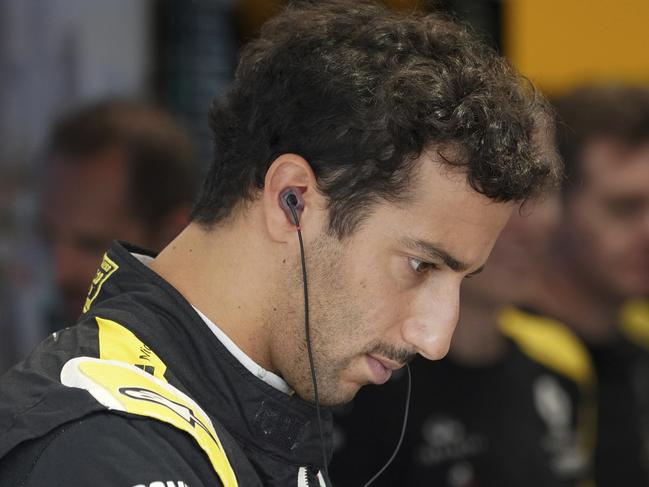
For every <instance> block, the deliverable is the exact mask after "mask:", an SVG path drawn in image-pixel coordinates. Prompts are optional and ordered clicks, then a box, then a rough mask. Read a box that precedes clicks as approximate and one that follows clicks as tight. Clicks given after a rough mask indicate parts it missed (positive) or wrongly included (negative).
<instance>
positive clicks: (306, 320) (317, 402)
mask: <svg viewBox="0 0 649 487" xmlns="http://www.w3.org/2000/svg"><path fill="white" fill-rule="evenodd" d="M288 207H289V208H290V210H291V214H292V216H293V221H294V222H295V227H296V229H297V237H298V239H299V241H300V260H301V262H302V282H303V284H304V333H305V335H306V349H307V354H308V355H309V366H310V368H311V381H312V382H313V395H314V399H315V409H316V413H317V415H318V430H319V432H320V447H321V448H322V465H323V466H324V475H325V484H326V485H330V484H331V483H330V482H329V467H328V465H327V464H328V462H327V452H326V451H325V444H324V434H323V433H322V418H321V415H320V398H319V397H318V381H317V379H316V373H315V364H314V362H313V350H312V349H311V329H310V327H309V288H308V286H307V276H306V258H305V256H304V242H303V241H302V229H301V228H300V220H299V218H298V216H297V212H296V211H295V207H294V205H292V204H289V205H288Z"/></svg>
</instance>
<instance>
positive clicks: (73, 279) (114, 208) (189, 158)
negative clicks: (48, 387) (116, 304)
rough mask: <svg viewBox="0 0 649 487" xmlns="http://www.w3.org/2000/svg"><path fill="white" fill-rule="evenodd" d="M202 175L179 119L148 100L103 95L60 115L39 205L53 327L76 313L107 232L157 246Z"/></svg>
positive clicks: (182, 213)
mask: <svg viewBox="0 0 649 487" xmlns="http://www.w3.org/2000/svg"><path fill="white" fill-rule="evenodd" d="M199 176H200V172H199V168H198V166H197V164H196V161H195V160H194V153H193V148H192V144H191V141H190V140H189V137H188V135H187V134H186V133H185V131H184V130H183V128H181V127H180V125H178V124H177V123H176V122H175V121H174V120H173V119H172V118H171V116H170V115H168V114H167V113H165V112H163V111H162V110H159V109H157V108H154V107H152V106H149V105H147V104H144V103H138V102H131V101H116V100H115V101H104V102H100V103H96V104H93V105H91V106H86V107H83V108H81V109H79V110H77V111H75V112H73V113H70V114H68V115H66V116H64V117H62V118H61V119H60V120H59V121H57V122H56V124H55V125H54V127H53V128H52V131H51V134H50V138H49V144H48V147H47V152H46V156H45V161H44V167H43V182H42V188H43V192H42V208H41V214H42V215H41V231H42V236H43V238H44V240H45V243H46V245H47V247H48V249H49V250H50V251H51V256H52V268H53V278H54V281H55V285H56V291H57V294H58V297H59V303H57V304H60V307H59V308H58V309H54V310H52V313H51V314H52V315H53V316H49V317H48V322H49V326H50V330H49V331H55V330H57V329H59V328H61V327H62V326H63V325H69V324H72V323H74V322H75V321H76V319H77V318H78V317H79V315H80V314H81V310H82V308H83V304H84V300H85V298H86V294H87V293H88V287H89V286H90V283H91V281H92V279H93V277H94V276H95V274H96V272H97V266H98V264H99V263H100V262H101V258H102V255H103V254H104V252H105V251H106V249H107V248H108V247H109V246H110V244H111V242H112V241H113V240H125V241H128V242H131V243H133V244H136V245H139V246H142V247H145V248H149V249H152V250H154V251H160V250H161V249H162V248H163V247H164V246H165V245H166V244H167V243H169V242H170V241H171V240H173V238H174V237H176V235H178V234H179V233H180V231H181V230H182V229H183V228H184V227H185V226H186V225H187V223H188V216H189V211H190V208H191V204H192V199H193V198H194V196H195V194H196V190H197V187H198V182H199Z"/></svg>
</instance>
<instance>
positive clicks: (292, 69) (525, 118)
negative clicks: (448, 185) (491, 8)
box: [192, 1, 560, 237]
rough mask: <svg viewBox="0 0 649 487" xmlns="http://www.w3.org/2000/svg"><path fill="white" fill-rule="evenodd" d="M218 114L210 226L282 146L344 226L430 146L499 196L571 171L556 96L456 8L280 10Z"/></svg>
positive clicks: (357, 4)
mask: <svg viewBox="0 0 649 487" xmlns="http://www.w3.org/2000/svg"><path fill="white" fill-rule="evenodd" d="M210 123H211V127H212V129H213V132H214V147H215V156H214V162H213V164H212V166H211V167H210V170H209V173H208V175H207V178H206V180H205V182H204V186H203V190H202V193H201V195H200V197H199V199H198V201H197V203H196V205H195V207H194V210H193V213H192V218H193V219H194V220H196V221H198V222H200V223H201V224H203V225H204V226H207V227H210V226H212V225H214V224H216V223H218V222H220V221H222V220H224V219H225V218H227V217H228V216H229V215H230V214H231V212H232V211H233V209H234V208H235V207H236V206H237V205H239V204H241V203H243V202H244V201H245V200H252V199H254V197H255V195H256V194H257V190H258V189H259V188H262V187H263V183H264V177H265V174H266V171H267V169H268V167H269V165H270V164H271V163H272V161H273V160H274V159H275V158H276V157H277V156H279V155H280V154H282V153H296V154H300V155H301V156H303V157H304V158H305V159H306V160H307V161H308V162H309V163H310V165H311V166H312V168H313V171H314V173H315V175H316V178H317V183H318V188H319V190H320V191H321V192H322V193H323V194H324V195H325V196H326V197H327V198H328V204H329V210H330V222H329V223H330V225H329V227H330V231H331V232H332V233H333V234H335V235H337V236H338V237H343V236H345V235H348V234H349V233H351V232H352V231H353V230H354V229H355V228H356V226H357V225H358V223H359V222H360V221H362V219H363V218H364V217H365V216H367V214H368V210H369V209H370V208H371V205H372V204H373V203H375V202H377V201H379V200H388V201H399V200H401V199H404V198H407V197H408V196H410V195H411V192H410V191H409V187H410V186H411V181H412V179H413V178H414V177H415V176H416V172H415V171H416V168H417V167H416V164H414V161H415V160H416V158H417V157H418V156H420V155H421V154H422V152H423V151H425V150H427V149H432V150H434V151H438V152H440V153H441V155H442V156H443V157H444V158H445V163H446V164H448V165H449V166H453V167H456V168H460V169H461V170H462V171H464V172H466V174H467V179H468V182H469V183H470V184H471V186H472V187H473V188H474V189H475V190H476V191H479V192H480V193H483V194H484V195H486V196H488V197H489V198H491V199H493V200H496V201H522V200H525V199H526V198H527V197H528V196H530V195H532V194H533V193H535V192H537V191H538V190H539V189H540V188H541V187H543V186H544V185H545V183H547V182H548V180H549V179H552V178H554V177H556V176H557V174H558V173H559V172H560V169H559V163H558V161H557V158H556V157H555V152H554V150H552V144H553V141H551V143H550V144H549V145H548V144H547V143H545V142H546V141H548V139H552V137H553V134H551V135H550V136H549V137H548V136H547V133H552V131H553V122H552V120H551V116H550V112H549V109H548V106H547V104H546V102H545V101H544V99H543V98H542V97H541V96H540V95H539V94H538V93H537V92H536V91H535V90H534V88H533V87H532V86H531V85H530V84H529V83H527V82H526V81H525V80H524V79H522V78H521V76H520V75H518V74H517V73H516V71H515V70H514V69H513V68H511V67H510V65H509V64H507V62H506V61H505V60H504V59H503V58H502V57H500V56H499V55H498V54H497V53H496V52H495V51H494V50H493V49H491V48H490V47H488V46H487V45H486V44H485V43H483V42H482V41H481V40H479V39H478V38H477V37H476V36H474V35H473V34H472V33H470V32H469V31H468V29H467V28H466V27H463V26H460V25H458V24H457V23H455V22H454V21H452V20H449V19H447V18H446V17H443V16H441V15H438V14H431V15H423V14H414V13H413V14H411V15H407V16H404V15H401V14H398V13H395V12H391V11H390V10H388V9H386V8H385V7H383V6H380V5H377V4H374V3H371V2H368V1H351V2H350V1H347V2H343V1H322V2H315V3H313V4H308V3H306V2H305V3H302V4H301V5H300V6H294V7H289V8H287V9H286V10H284V12H283V13H281V14H280V15H278V16H277V17H275V18H274V19H273V20H271V21H270V22H268V23H267V24H266V25H265V26H264V27H263V29H262V32H261V36H260V38H259V39H257V40H255V41H252V42H251V43H249V44H248V45H247V46H246V47H245V48H244V50H243V52H242V54H241V59H240V63H239V66H238V68H237V72H236V77H235V82H234V85H233V87H232V89H231V91H230V93H229V94H228V95H227V96H226V97H224V98H223V99H221V100H219V101H216V102H215V103H214V105H213V107H212V111H211V115H210ZM548 149H549V150H548Z"/></svg>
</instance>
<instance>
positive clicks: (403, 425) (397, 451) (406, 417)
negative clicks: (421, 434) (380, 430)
mask: <svg viewBox="0 0 649 487" xmlns="http://www.w3.org/2000/svg"><path fill="white" fill-rule="evenodd" d="M406 372H407V374H408V386H407V389H406V407H405V409H406V410H405V412H404V413H403V424H402V425H401V435H400V436H399V441H398V443H397V446H396V448H395V449H394V451H393V452H392V456H391V457H390V458H389V459H388V461H387V462H385V465H383V466H382V467H381V469H380V470H379V471H378V472H376V473H375V474H374V476H373V477H372V478H371V479H369V480H368V481H367V482H366V483H365V485H363V487H368V486H369V485H370V484H371V483H372V482H374V481H375V480H376V479H378V478H379V476H380V475H381V474H382V473H383V472H385V470H386V469H387V468H388V467H389V466H390V464H391V463H392V460H394V458H395V457H396V456H397V453H399V449H400V448H401V443H403V438H404V437H405V436H406V426H407V425H408V410H409V409H410V391H411V389H412V377H411V376H410V365H408V364H406Z"/></svg>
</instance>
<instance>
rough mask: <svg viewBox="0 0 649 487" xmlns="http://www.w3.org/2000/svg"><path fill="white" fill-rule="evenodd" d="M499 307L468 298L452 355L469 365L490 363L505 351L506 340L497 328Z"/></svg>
mask: <svg viewBox="0 0 649 487" xmlns="http://www.w3.org/2000/svg"><path fill="white" fill-rule="evenodd" d="M497 312H498V309H497V307H496V306H494V305H493V304H488V303H480V302H473V301H471V300H470V299H465V301H464V303H462V315H461V317H460V321H459V323H458V326H457V328H456V330H455V333H454V335H453V341H452V342H451V349H450V351H449V355H450V356H451V357H452V358H453V360H455V361H456V362H458V363H461V364H463V365H468V366H482V365H490V364H493V363H496V362H498V361H499V360H500V359H501V358H502V357H503V356H504V354H505V353H506V350H507V348H506V339H505V337H504V336H503V335H502V333H501V332H500V330H498V322H497Z"/></svg>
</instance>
